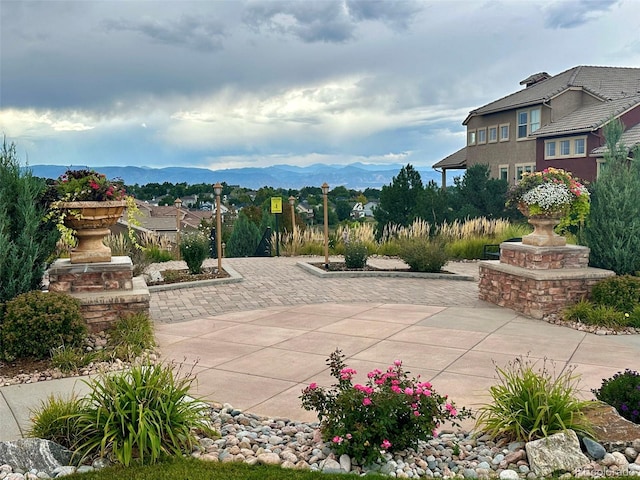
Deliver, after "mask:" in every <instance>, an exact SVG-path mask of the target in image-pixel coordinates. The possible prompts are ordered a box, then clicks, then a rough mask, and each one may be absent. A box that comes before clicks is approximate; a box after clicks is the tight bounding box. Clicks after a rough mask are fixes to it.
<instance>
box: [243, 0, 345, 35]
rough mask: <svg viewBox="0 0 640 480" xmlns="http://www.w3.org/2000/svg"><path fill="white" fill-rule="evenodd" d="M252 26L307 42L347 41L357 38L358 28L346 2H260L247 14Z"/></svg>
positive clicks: (252, 5)
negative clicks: (352, 19) (345, 4)
mask: <svg viewBox="0 0 640 480" xmlns="http://www.w3.org/2000/svg"><path fill="white" fill-rule="evenodd" d="M243 20H244V22H245V23H246V24H247V25H249V26H250V27H252V28H254V29H256V30H261V29H265V30H267V31H270V32H273V33H277V34H280V35H286V34H289V35H293V36H295V37H298V38H299V39H301V40H302V41H304V42H309V43H311V42H337V43H341V42H345V41H347V40H350V39H352V38H353V36H354V31H355V25H354V23H353V22H352V21H351V19H350V18H349V15H348V12H347V11H346V9H345V6H344V3H343V2H342V1H336V0H329V1H322V2H298V1H274V2H263V1H259V0H258V1H256V2H251V3H249V4H247V6H246V8H245V12H244V15H243Z"/></svg>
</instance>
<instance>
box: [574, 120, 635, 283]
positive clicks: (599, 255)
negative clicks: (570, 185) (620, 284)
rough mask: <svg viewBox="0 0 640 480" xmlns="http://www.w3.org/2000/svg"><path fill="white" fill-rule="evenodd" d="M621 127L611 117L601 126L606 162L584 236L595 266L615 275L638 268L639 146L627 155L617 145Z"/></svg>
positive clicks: (597, 182) (622, 128)
mask: <svg viewBox="0 0 640 480" xmlns="http://www.w3.org/2000/svg"><path fill="white" fill-rule="evenodd" d="M623 131H624V126H623V125H622V123H621V122H620V121H619V120H611V121H610V122H609V123H608V124H607V125H606V126H605V127H604V135H605V139H606V145H607V153H606V154H605V163H604V165H602V169H601V172H600V176H599V177H598V179H597V180H596V181H595V182H594V183H593V190H592V193H591V211H590V213H589V217H588V218H587V222H586V227H585V236H586V240H587V245H588V246H589V248H590V249H591V255H590V263H591V265H592V266H594V267H599V268H605V269H607V270H613V271H614V272H616V273H617V274H618V275H624V274H635V273H637V272H638V271H640V201H639V199H640V148H637V147H636V148H635V150H634V152H633V155H632V158H630V159H629V158H627V155H628V151H629V150H628V148H626V147H625V146H624V145H621V144H620V137H621V136H622V133H623Z"/></svg>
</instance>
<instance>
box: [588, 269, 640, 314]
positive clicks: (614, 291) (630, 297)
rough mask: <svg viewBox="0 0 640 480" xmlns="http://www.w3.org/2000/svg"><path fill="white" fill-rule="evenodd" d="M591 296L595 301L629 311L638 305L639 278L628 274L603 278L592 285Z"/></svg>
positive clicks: (639, 294) (639, 292) (639, 296)
mask: <svg viewBox="0 0 640 480" xmlns="http://www.w3.org/2000/svg"><path fill="white" fill-rule="evenodd" d="M591 297H592V299H593V301H594V302H595V303H598V304H601V305H609V306H611V307H613V308H615V309H616V310H620V311H622V312H631V311H632V310H633V309H634V308H635V307H637V306H638V305H640V278H639V277H632V276H630V275H621V276H615V277H608V278H605V279H604V280H601V281H599V282H598V283H596V284H595V285H594V286H593V289H592V290H591Z"/></svg>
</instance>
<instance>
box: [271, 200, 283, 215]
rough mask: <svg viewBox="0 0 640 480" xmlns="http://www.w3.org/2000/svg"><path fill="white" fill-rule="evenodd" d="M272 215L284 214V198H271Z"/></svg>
mask: <svg viewBox="0 0 640 480" xmlns="http://www.w3.org/2000/svg"><path fill="white" fill-rule="evenodd" d="M271 213H282V197H271Z"/></svg>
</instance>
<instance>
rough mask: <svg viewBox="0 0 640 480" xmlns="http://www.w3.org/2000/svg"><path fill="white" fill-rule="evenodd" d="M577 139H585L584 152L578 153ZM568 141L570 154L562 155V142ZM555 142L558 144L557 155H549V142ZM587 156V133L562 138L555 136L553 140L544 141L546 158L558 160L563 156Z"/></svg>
mask: <svg viewBox="0 0 640 480" xmlns="http://www.w3.org/2000/svg"><path fill="white" fill-rule="evenodd" d="M576 140H584V152H583V153H576V152H575V149H576ZM564 141H568V142H569V154H567V155H561V154H560V142H564ZM549 143H555V144H556V154H555V155H547V144H549ZM586 156H587V136H586V135H578V136H576V137H562V138H554V139H553V140H545V141H544V159H545V160H557V159H562V158H581V157H586Z"/></svg>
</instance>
